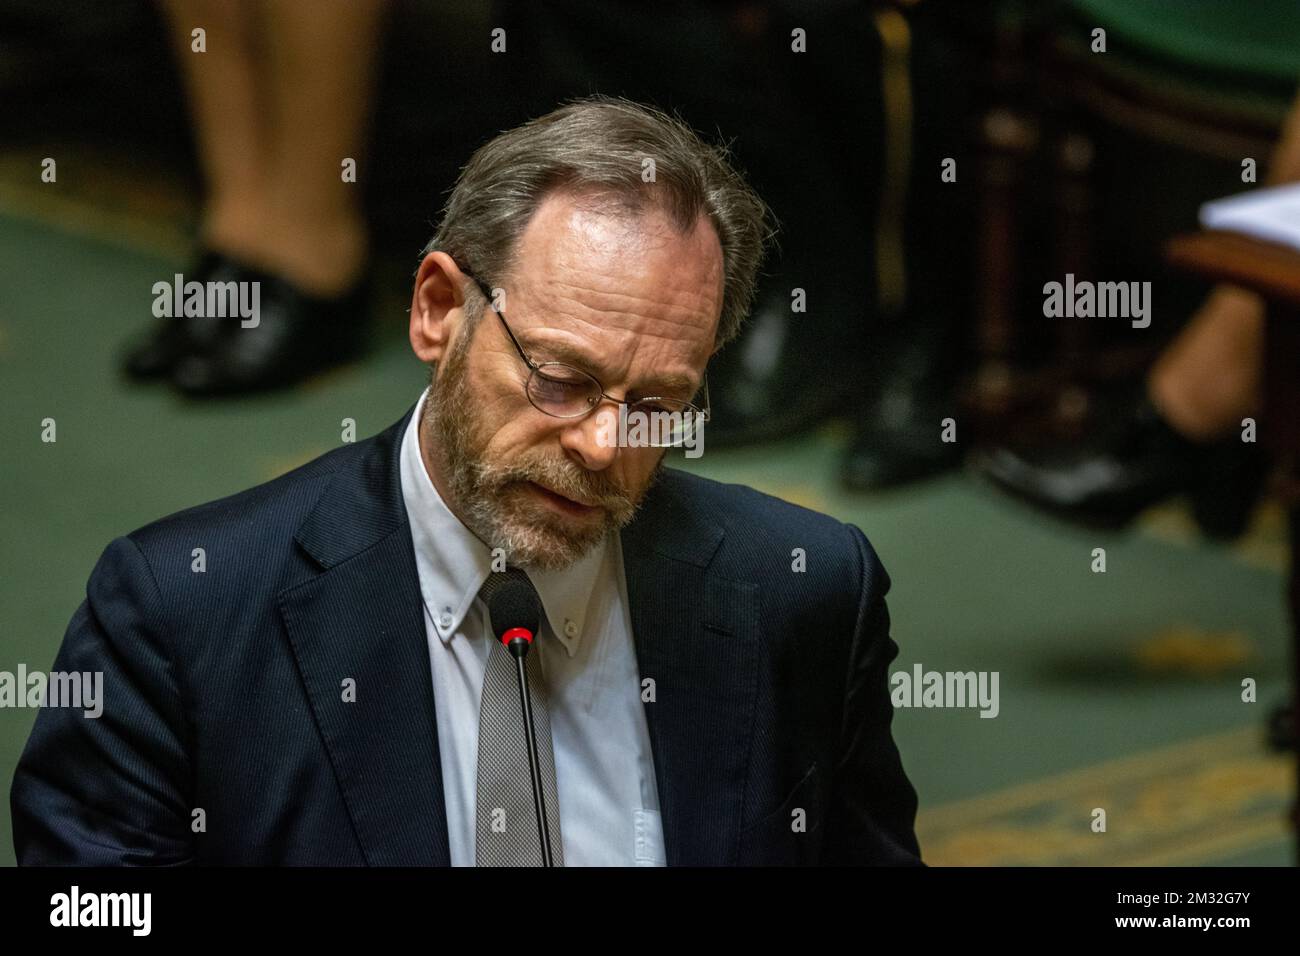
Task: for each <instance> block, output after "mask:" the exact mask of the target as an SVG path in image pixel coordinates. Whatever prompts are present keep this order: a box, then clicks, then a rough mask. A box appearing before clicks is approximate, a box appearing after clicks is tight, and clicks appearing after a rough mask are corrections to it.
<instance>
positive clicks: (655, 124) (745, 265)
mask: <svg viewBox="0 0 1300 956" xmlns="http://www.w3.org/2000/svg"><path fill="white" fill-rule="evenodd" d="M647 159H652V160H653V161H654V180H653V181H652V182H646V181H645V180H644V179H643V163H644V162H645V160H647ZM561 189H563V190H566V191H572V192H574V193H577V194H583V195H586V194H592V195H595V196H598V197H601V198H602V199H604V200H608V201H610V202H612V203H613V204H615V205H616V206H617V207H618V208H619V209H620V211H623V212H626V213H629V214H635V213H638V212H641V211H643V210H644V209H645V208H646V207H647V206H650V207H652V208H657V209H660V210H662V211H663V212H664V213H666V214H667V215H668V218H669V220H670V221H671V222H672V224H673V226H674V227H675V228H677V229H678V230H680V231H681V232H683V233H686V232H688V231H690V229H692V228H693V227H694V225H695V223H696V222H697V221H698V220H699V218H700V216H701V215H704V216H707V218H708V220H709V222H711V223H712V224H713V228H714V230H715V231H716V232H717V235H718V240H719V242H720V243H721V246H722V261H723V297H722V313H721V317H720V319H719V322H718V333H717V339H716V341H715V348H720V347H721V346H722V345H724V344H725V343H727V342H729V341H730V340H731V339H733V338H735V337H736V335H738V334H739V332H740V326H741V323H742V322H743V321H744V320H745V318H746V316H748V314H749V310H750V308H751V306H752V304H753V300H754V290H755V286H756V285H757V281H758V269H759V266H760V264H761V263H762V261H763V256H764V254H765V252H766V250H767V246H768V243H769V242H770V240H771V239H772V235H773V231H774V230H773V224H772V218H771V213H770V211H769V210H768V207H767V205H766V204H765V203H764V202H763V200H762V199H760V198H759V197H758V195H757V194H756V193H755V192H754V191H753V190H752V189H751V188H750V187H749V185H748V184H747V183H746V182H745V180H744V177H743V176H742V175H741V174H740V173H739V172H738V171H737V170H736V169H735V168H734V167H733V166H732V165H731V162H730V158H729V155H728V151H727V148H726V147H725V146H722V145H716V146H715V145H710V144H708V143H706V142H704V140H702V139H701V138H700V137H699V136H698V135H697V134H696V133H695V132H694V131H693V130H692V129H691V128H690V127H689V126H687V125H686V124H685V123H683V122H682V121H681V120H680V119H678V118H675V117H672V116H669V115H667V114H666V113H663V112H661V111H660V110H657V109H654V108H652V107H648V106H643V105H641V104H638V103H634V102H632V101H631V100H626V99H620V98H615V97H608V96H592V97H586V98H583V99H579V100H573V101H571V102H569V103H566V104H565V105H564V106H561V107H560V108H559V109H557V110H554V111H553V112H550V113H547V114H546V115H545V116H541V117H538V118H537V119H534V120H530V121H529V122H527V123H525V124H523V125H522V126H517V127H515V128H514V129H511V130H506V131H505V132H503V133H500V134H499V135H497V136H496V137H494V138H493V139H491V140H489V141H488V142H487V143H485V144H484V145H483V146H481V147H479V149H478V150H476V151H475V153H474V155H473V156H471V157H470V160H469V162H468V163H466V164H465V166H464V168H463V169H461V171H460V176H459V177H458V178H457V180H456V185H455V187H454V188H453V189H452V192H451V195H450V197H448V199H447V202H446V205H445V206H444V207H443V211H442V221H441V222H440V223H439V225H438V230H437V232H436V233H435V234H434V236H433V238H432V239H431V240H430V241H429V244H428V245H427V246H426V247H425V248H424V252H423V255H428V254H429V253H430V252H434V251H442V252H445V253H447V254H448V255H450V256H451V257H452V258H453V259H455V260H456V262H457V264H458V265H460V266H461V268H463V269H470V270H473V271H474V273H475V274H476V275H478V276H479V277H480V278H483V279H485V280H487V281H495V280H497V279H498V278H499V277H501V276H503V275H505V274H506V273H507V272H509V270H510V269H511V267H512V266H513V265H514V259H513V257H514V253H515V248H516V245H517V242H518V239H519V236H520V235H521V234H522V232H523V230H524V227H525V226H527V224H528V222H529V220H530V219H531V218H532V215H533V213H534V212H535V211H536V209H537V207H538V206H539V205H540V203H541V201H542V199H543V198H544V197H545V196H546V195H547V194H549V193H551V192H553V191H555V190H561ZM475 298H476V300H477V298H478V297H475ZM482 304H483V303H480V302H477V301H476V302H475V305H474V307H473V308H471V309H469V310H467V311H468V312H469V316H468V317H469V320H470V323H471V325H472V324H473V323H475V322H476V321H477V318H478V316H479V315H480V314H481V312H482Z"/></svg>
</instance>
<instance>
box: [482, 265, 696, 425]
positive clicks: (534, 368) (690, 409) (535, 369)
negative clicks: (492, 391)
mask: <svg viewBox="0 0 1300 956" xmlns="http://www.w3.org/2000/svg"><path fill="white" fill-rule="evenodd" d="M457 265H458V267H459V268H460V271H461V272H462V273H463V274H464V275H466V276H467V277H469V278H470V279H471V280H472V281H473V282H474V284H475V285H476V286H477V287H478V290H479V292H481V293H482V294H483V297H484V299H486V300H487V308H488V309H490V310H491V311H492V312H495V313H496V316H497V318H498V319H500V320H501V327H502V328H503V329H505V331H506V336H507V337H509V339H510V344H511V345H513V346H514V347H515V351H516V352H518V353H519V357H520V358H521V359H522V360H523V362H524V364H525V365H527V366H528V368H529V369H530V370H531V374H530V376H529V377H530V378H531V377H532V374H538V373H541V374H543V375H544V374H545V373H544V372H542V366H545V365H561V366H563V367H564V368H570V369H573V370H574V371H575V372H580V373H581V374H583V375H585V376H587V378H589V379H591V380H592V381H593V382H595V383H596V387H597V388H598V389H600V398H601V400H602V401H610V402H613V403H614V404H615V405H618V406H619V408H620V409H621V408H623V407H624V406H626V407H627V408H628V409H629V410H630V409H631V408H633V407H634V406H636V405H640V404H641V403H642V402H654V401H661V402H681V404H683V405H685V406H686V408H685V409H683V412H685V413H688V414H694V415H697V416H699V420H700V422H701V423H703V422H707V421H709V419H710V418H711V417H712V414H711V412H710V409H709V404H710V403H709V373H708V370H707V369H706V370H705V371H704V373H703V374H702V375H701V381H700V388H699V390H698V391H702V392H703V393H704V407H703V408H701V407H700V406H699V405H696V404H695V403H694V402H688V401H684V400H683V399H679V398H669V397H667V396H666V395H647V396H645V397H644V398H638V399H637V400H636V401H635V402H629V401H628V400H627V399H626V398H615V397H614V396H613V395H610V394H609V393H607V392H606V391H605V385H604V383H603V382H601V380H600V379H598V378H596V376H594V375H592V374H591V373H590V372H588V371H587V370H586V369H583V368H578V367H577V366H576V365H570V364H569V363H568V362H542V363H541V364H540V365H539V364H538V363H537V362H534V361H533V360H532V359H531V358H530V357H529V356H528V353H527V352H525V351H524V347H523V346H522V345H520V344H519V340H518V339H517V338H515V333H514V332H513V331H512V330H511V328H510V323H509V322H507V321H506V317H505V313H504V312H503V311H502V310H501V309H498V308H497V307H496V305H495V304H494V302H493V299H494V296H493V295H492V290H491V288H489V287H488V285H487V283H485V282H484V281H483V280H482V279H480V278H479V277H478V276H476V275H475V274H474V273H472V272H470V271H469V270H468V269H466V268H465V267H464V266H460V265H459V263H458V264H457ZM698 391H697V393H698ZM524 395H525V397H526V398H527V399H528V404H530V405H532V406H533V408H536V409H537V410H538V411H539V412H541V413H542V414H543V415H549V416H550V417H551V418H558V419H560V420H561V421H579V420H580V419H583V418H586V417H587V416H588V415H590V414H591V413H592V412H594V411H595V410H596V409H597V408H599V407H600V404H601V402H599V401H598V402H594V403H592V405H591V406H590V407H589V408H588V409H587V410H586V411H584V412H581V413H579V414H577V415H556V414H554V413H553V412H548V411H546V409H544V408H538V406H537V404H536V403H535V402H534V401H533V399H532V395H531V394H529V391H528V382H524ZM657 447H674V446H671V445H669V446H657Z"/></svg>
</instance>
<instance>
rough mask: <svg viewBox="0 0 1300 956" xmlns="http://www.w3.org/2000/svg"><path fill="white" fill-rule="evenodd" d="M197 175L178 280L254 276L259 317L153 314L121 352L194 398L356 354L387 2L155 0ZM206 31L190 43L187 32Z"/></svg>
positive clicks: (259, 385) (136, 367)
mask: <svg viewBox="0 0 1300 956" xmlns="http://www.w3.org/2000/svg"><path fill="white" fill-rule="evenodd" d="M163 6H164V8H165V11H166V14H167V18H168V21H169V24H170V31H171V33H172V36H173V40H174V43H175V47H176V53H177V57H178V59H179V62H180V65H181V71H182V73H183V74H184V77H185V82H186V86H187V91H188V98H189V104H190V112H191V116H192V119H193V124H194V131H195V138H196V141H197V147H198V152H199V156H200V160H201V165H202V168H203V173H204V178H205V179H206V182H207V195H206V197H205V200H204V204H203V212H202V219H201V225H200V229H199V236H198V244H199V252H198V255H197V256H196V259H195V261H194V264H193V265H192V266H191V268H190V270H189V271H187V272H186V274H185V276H184V278H185V280H186V281H187V282H188V281H191V280H193V281H198V282H208V281H217V282H232V281H233V282H259V283H260V302H259V316H258V322H257V324H256V325H255V326H253V327H250V328H243V327H241V326H240V325H239V324H237V323H235V322H232V321H230V320H228V319H224V320H223V319H218V318H214V317H211V316H208V317H177V318H162V319H159V320H158V322H157V323H156V325H155V326H154V327H153V328H152V329H150V330H149V331H148V333H147V334H145V335H144V336H142V337H141V338H140V339H139V340H138V341H135V342H133V343H131V345H130V347H129V348H128V350H127V353H126V355H125V358H124V367H125V371H126V373H127V374H128V375H129V376H130V377H131V378H133V379H136V380H141V381H144V380H158V379H167V380H170V382H171V383H172V384H173V385H174V386H175V387H176V388H177V389H179V390H180V391H182V392H184V393H186V394H188V395H191V396H196V397H197V396H212V395H221V394H232V393H245V392H253V391H259V390H262V389H266V388H275V387H280V386H285V385H290V384H293V383H294V382H296V381H299V380H301V379H302V378H304V377H306V376H309V375H311V374H313V373H315V372H318V371H320V370H322V369H325V368H329V367H331V366H333V365H336V364H339V363H341V362H345V361H348V360H349V359H352V358H354V357H356V356H358V355H360V354H361V353H362V351H363V350H364V347H365V341H366V338H367V331H368V324H369V320H368V317H367V315H366V305H367V301H368V282H367V261H368V254H369V242H368V237H367V230H366V224H365V220H364V218H363V215H362V210H361V202H360V193H359V191H358V190H359V188H360V187H359V186H358V185H357V183H356V181H355V177H354V178H352V180H351V181H348V180H346V179H345V176H344V171H345V170H344V163H345V161H347V160H352V161H355V162H356V163H358V164H359V163H360V161H361V151H362V144H363V138H364V131H365V127H366V123H367V117H368V115H369V111H370V102H371V97H372V87H373V84H374V75H375V66H376V61H377V59H378V57H377V54H378V45H379V41H380V32H381V26H382V21H383V14H384V10H385V6H386V3H385V0H350V2H348V3H337V4H330V5H329V10H328V16H324V15H322V14H323V13H324V12H325V11H323V10H322V9H321V6H320V5H319V4H316V3H308V2H302V0H165V2H164V4H163ZM198 29H202V30H203V31H205V37H204V39H203V45H204V49H203V51H202V52H199V51H197V50H196V49H195V46H196V43H197V41H196V38H195V36H194V33H193V31H195V30H198Z"/></svg>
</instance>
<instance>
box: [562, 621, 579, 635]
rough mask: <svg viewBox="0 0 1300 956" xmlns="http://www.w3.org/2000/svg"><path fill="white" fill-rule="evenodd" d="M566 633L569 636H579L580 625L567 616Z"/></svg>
mask: <svg viewBox="0 0 1300 956" xmlns="http://www.w3.org/2000/svg"><path fill="white" fill-rule="evenodd" d="M564 633H565V635H566V636H567V637H570V638H573V637H577V636H578V625H577V624H576V623H574V622H573V621H570V620H568V619H567V618H566V619H565V621H564Z"/></svg>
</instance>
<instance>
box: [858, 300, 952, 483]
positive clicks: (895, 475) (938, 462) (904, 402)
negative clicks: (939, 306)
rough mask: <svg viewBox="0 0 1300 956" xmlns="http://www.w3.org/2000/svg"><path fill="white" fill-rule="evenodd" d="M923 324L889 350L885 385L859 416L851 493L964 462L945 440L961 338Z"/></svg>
mask: <svg viewBox="0 0 1300 956" xmlns="http://www.w3.org/2000/svg"><path fill="white" fill-rule="evenodd" d="M909 318H910V317H909ZM920 325H921V323H914V325H913V328H914V329H915V331H913V332H912V333H911V334H909V335H908V336H907V338H906V340H905V341H897V340H896V341H894V342H892V343H890V344H888V345H886V346H885V347H884V350H883V351H884V352H885V353H886V354H885V355H884V356H883V358H884V368H883V370H882V372H881V375H882V377H883V379H884V380H883V382H882V383H881V384H880V385H879V386H878V387H877V389H876V390H875V393H874V395H872V397H871V399H870V401H869V402H867V403H866V404H864V405H862V406H861V407H859V408H858V409H857V411H856V412H855V415H854V418H855V422H854V426H855V431H854V435H853V438H852V440H851V441H850V443H849V449H848V452H847V453H846V454H845V456H844V460H843V462H842V464H841V467H840V480H841V481H842V482H843V484H844V485H845V487H847V488H849V489H850V490H853V491H880V490H883V489H886V488H893V487H897V486H899V485H904V484H907V483H908V482H912V481H919V480H921V479H923V478H932V477H934V476H936V475H939V474H942V473H944V472H946V471H951V470H953V469H955V468H956V467H957V466H958V465H960V464H961V462H962V457H963V455H962V449H963V446H962V445H961V444H960V443H959V442H945V441H943V420H944V419H945V418H948V417H951V416H954V415H955V414H956V406H955V404H954V401H953V391H954V389H953V385H954V383H955V382H956V380H957V366H958V356H957V355H956V354H955V350H954V343H955V341H956V338H955V337H954V336H945V335H943V334H941V333H942V326H940V325H938V324H937V322H935V321H931V322H930V323H929V324H928V325H927V326H926V327H924V328H921V327H920Z"/></svg>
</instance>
